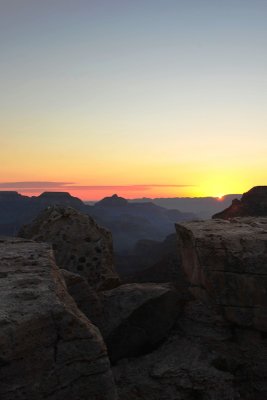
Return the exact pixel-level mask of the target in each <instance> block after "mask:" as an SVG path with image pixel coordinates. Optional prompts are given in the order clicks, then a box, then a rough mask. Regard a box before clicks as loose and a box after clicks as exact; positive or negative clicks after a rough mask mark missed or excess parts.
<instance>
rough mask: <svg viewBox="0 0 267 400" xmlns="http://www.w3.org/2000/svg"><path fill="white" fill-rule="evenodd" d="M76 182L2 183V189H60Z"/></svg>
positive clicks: (0, 186)
mask: <svg viewBox="0 0 267 400" xmlns="http://www.w3.org/2000/svg"><path fill="white" fill-rule="evenodd" d="M73 184H74V182H36V181H29V182H0V188H3V189H45V188H58V187H64V186H65V185H73Z"/></svg>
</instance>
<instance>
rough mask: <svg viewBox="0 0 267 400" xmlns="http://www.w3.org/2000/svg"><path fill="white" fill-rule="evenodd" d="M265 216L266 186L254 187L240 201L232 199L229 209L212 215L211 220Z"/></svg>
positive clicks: (266, 213)
mask: <svg viewBox="0 0 267 400" xmlns="http://www.w3.org/2000/svg"><path fill="white" fill-rule="evenodd" d="M247 216H253V217H261V216H267V186H255V187H253V188H252V189H250V190H249V191H248V192H246V193H244V194H243V196H242V198H241V200H239V199H234V200H233V201H232V204H231V206H230V207H228V208H226V209H225V210H223V211H221V212H219V213H217V214H214V215H213V217H212V218H213V219H217V218H222V219H229V218H234V217H247Z"/></svg>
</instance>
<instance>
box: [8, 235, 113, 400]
mask: <svg viewBox="0 0 267 400" xmlns="http://www.w3.org/2000/svg"><path fill="white" fill-rule="evenodd" d="M0 260H1V261H0V297H1V301H0V327H1V329H0V398H1V400H43V399H47V400H63V399H64V400H65V399H71V400H88V399H91V400H99V399H101V400H102V399H103V400H115V399H116V391H115V387H114V382H113V378H112V374H111V371H110V366H109V360H108V357H107V353H106V347H105V344H104V342H103V340H102V337H101V335H100V333H99V331H98V329H97V328H96V327H95V326H94V325H92V324H91V323H90V322H89V320H88V319H87V318H86V317H85V316H84V314H83V313H81V312H80V311H79V309H78V308H77V306H76V304H75V303H74V301H73V299H72V298H71V297H70V296H69V294H68V293H67V290H66V286H65V283H64V280H63V278H62V276H61V273H60V270H59V268H58V267H57V266H56V264H55V262H54V259H53V256H52V251H51V249H50V247H49V245H47V244H40V243H34V242H30V241H27V240H22V239H1V241H0Z"/></svg>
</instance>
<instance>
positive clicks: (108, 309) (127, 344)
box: [98, 283, 182, 363]
mask: <svg viewBox="0 0 267 400" xmlns="http://www.w3.org/2000/svg"><path fill="white" fill-rule="evenodd" d="M100 299H101V301H102V304H103V320H102V323H100V324H99V325H98V326H99V329H100V331H101V333H102V335H103V337H104V339H105V342H106V344H107V348H108V353H109V357H110V359H111V362H112V363H114V362H116V361H118V360H119V359H121V358H124V357H132V356H138V355H140V354H144V353H147V352H149V351H151V350H152V349H153V348H155V347H156V346H157V345H158V344H159V343H160V342H161V341H162V340H163V339H164V338H166V336H167V335H168V333H169V331H170V329H171V328H172V326H173V325H174V323H175V321H176V318H177V316H178V314H179V312H180V309H181V304H182V300H181V296H180V295H179V293H178V292H177V291H176V290H175V288H174V287H172V286H171V285H168V284H165V285H164V284H161V285H159V284H153V283H150V284H149V283H146V284H145V283H144V284H126V285H122V286H120V287H118V288H115V289H112V290H108V291H105V292H101V294H100Z"/></svg>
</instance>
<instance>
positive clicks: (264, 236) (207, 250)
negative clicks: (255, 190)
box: [176, 217, 267, 332]
mask: <svg viewBox="0 0 267 400" xmlns="http://www.w3.org/2000/svg"><path fill="white" fill-rule="evenodd" d="M176 230H177V235H178V241H179V247H180V251H181V255H182V266H183V269H184V271H185V273H186V275H187V277H188V279H189V281H190V283H191V291H192V292H193V294H194V295H195V296H196V297H197V298H200V299H202V300H207V301H208V302H211V303H212V304H213V305H215V306H217V307H218V309H219V310H220V311H221V312H222V313H223V315H224V316H225V318H226V319H227V320H229V321H231V322H233V323H236V324H238V325H240V326H247V327H253V328H256V329H259V330H261V331H264V332H266V331H267V218H253V217H248V218H234V219H232V220H227V221H226V220H207V221H195V222H188V223H182V224H177V225H176Z"/></svg>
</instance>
